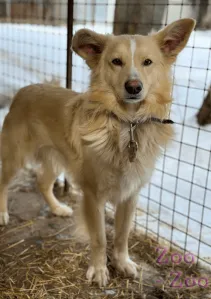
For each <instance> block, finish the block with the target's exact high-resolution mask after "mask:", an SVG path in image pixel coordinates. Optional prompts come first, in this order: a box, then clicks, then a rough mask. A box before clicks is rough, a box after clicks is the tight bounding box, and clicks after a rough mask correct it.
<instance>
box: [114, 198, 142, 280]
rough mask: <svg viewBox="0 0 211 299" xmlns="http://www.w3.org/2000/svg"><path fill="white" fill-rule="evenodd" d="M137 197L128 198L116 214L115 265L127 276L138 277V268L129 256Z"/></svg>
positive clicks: (120, 204) (119, 206) (120, 205)
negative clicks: (129, 238)
mask: <svg viewBox="0 0 211 299" xmlns="http://www.w3.org/2000/svg"><path fill="white" fill-rule="evenodd" d="M137 198H138V195H137V196H133V197H130V198H128V199H127V200H124V201H122V202H121V203H119V204H118V205H117V208H116V214H115V240H114V253H113V263H114V266H115V267H116V269H117V270H118V271H120V272H122V273H124V274H125V275H126V276H132V277H136V276H137V270H138V266H137V264H136V263H134V262H133V261H132V260H131V259H130V257H129V254H128V237H129V233H130V228H131V224H132V220H133V216H134V212H135V209H136V203H137Z"/></svg>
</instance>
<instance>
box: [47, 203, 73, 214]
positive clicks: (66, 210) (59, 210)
mask: <svg viewBox="0 0 211 299" xmlns="http://www.w3.org/2000/svg"><path fill="white" fill-rule="evenodd" d="M52 213H53V214H54V215H57V216H63V217H70V216H71V215H72V213H73V210H72V209H71V208H70V207H68V206H67V205H65V204H64V203H60V204H59V205H58V206H56V207H55V208H54V209H52Z"/></svg>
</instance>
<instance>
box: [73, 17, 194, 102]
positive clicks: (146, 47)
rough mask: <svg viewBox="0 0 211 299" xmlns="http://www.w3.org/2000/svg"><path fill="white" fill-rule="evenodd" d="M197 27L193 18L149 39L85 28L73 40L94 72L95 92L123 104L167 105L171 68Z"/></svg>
mask: <svg viewBox="0 0 211 299" xmlns="http://www.w3.org/2000/svg"><path fill="white" fill-rule="evenodd" d="M194 26H195V21H194V20H193V19H181V20H179V21H176V22H173V23H172V24H170V25H168V26H166V27H165V28H164V29H163V30H161V31H159V32H158V33H155V34H152V35H149V36H142V35H119V36H114V35H103V34H97V33H96V32H93V31H91V30H87V29H81V30H79V31H78V32H76V34H75V35H74V37H73V41H72V49H73V50H74V51H75V52H76V53H77V54H79V55H80V56H81V57H82V58H83V59H85V61H86V63H87V64H88V66H89V67H90V68H91V70H92V77H91V89H92V90H95V91H96V90H102V91H104V92H106V93H108V94H113V95H114V96H115V100H116V101H117V102H118V103H119V104H120V105H121V104H123V105H127V106H128V104H135V103H142V104H143V103H144V102H145V103H146V102H147V101H148V102H151V103H153V102H156V101H161V102H162V101H164V102H167V101H169V98H170V90H171V80H170V78H169V71H170V66H171V65H172V64H173V63H174V61H175V59H176V57H177V55H178V54H179V52H180V51H181V50H182V49H183V48H184V47H185V45H186V43H187V41H188V39H189V36H190V34H191V32H192V30H193V29H194ZM160 94H162V97H161V96H160ZM161 98H162V99H161ZM125 103H126V104H125ZM136 106H137V104H136ZM138 106H140V105H138Z"/></svg>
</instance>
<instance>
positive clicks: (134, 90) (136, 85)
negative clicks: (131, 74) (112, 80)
mask: <svg viewBox="0 0 211 299" xmlns="http://www.w3.org/2000/svg"><path fill="white" fill-rule="evenodd" d="M142 88H143V84H142V83H141V81H139V80H129V81H127V82H126V83H125V89H126V90H127V92H128V93H129V94H138V93H139V92H140V91H141V90H142Z"/></svg>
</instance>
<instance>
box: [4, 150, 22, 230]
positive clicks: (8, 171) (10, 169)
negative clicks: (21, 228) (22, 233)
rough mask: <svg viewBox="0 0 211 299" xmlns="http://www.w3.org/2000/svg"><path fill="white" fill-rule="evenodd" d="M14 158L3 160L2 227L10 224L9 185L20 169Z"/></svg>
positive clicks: (8, 157) (9, 157)
mask: <svg viewBox="0 0 211 299" xmlns="http://www.w3.org/2000/svg"><path fill="white" fill-rule="evenodd" d="M17 164H18V163H16V161H15V159H14V157H11V156H10V155H9V153H8V156H7V157H5V158H4V159H2V170H1V180H0V225H6V224H8V222H9V214H8V207H7V205H8V204H7V201H8V185H9V183H10V181H11V179H12V178H13V177H14V176H15V174H16V172H17V170H18V167H17Z"/></svg>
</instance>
